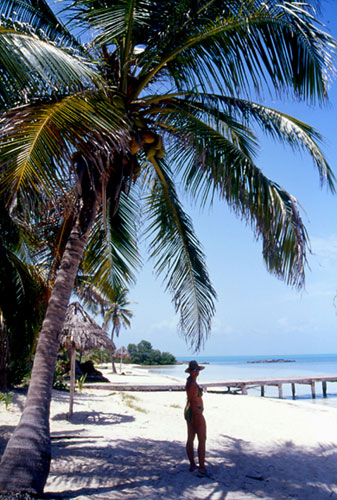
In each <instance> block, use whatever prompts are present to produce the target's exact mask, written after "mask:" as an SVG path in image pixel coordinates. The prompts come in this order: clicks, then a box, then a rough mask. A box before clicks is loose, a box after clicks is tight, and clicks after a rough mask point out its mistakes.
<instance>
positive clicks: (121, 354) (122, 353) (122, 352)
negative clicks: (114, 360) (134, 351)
mask: <svg viewBox="0 0 337 500" xmlns="http://www.w3.org/2000/svg"><path fill="white" fill-rule="evenodd" d="M115 356H116V357H118V358H127V359H130V358H131V356H130V353H129V351H128V350H127V348H126V347H124V346H122V347H120V348H119V349H117V351H116V352H115Z"/></svg>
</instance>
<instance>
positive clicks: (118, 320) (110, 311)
mask: <svg viewBox="0 0 337 500" xmlns="http://www.w3.org/2000/svg"><path fill="white" fill-rule="evenodd" d="M127 293H128V290H127V289H126V288H122V287H117V288H116V289H112V290H111V294H109V301H106V308H105V313H104V321H103V328H104V329H107V327H108V325H109V323H111V324H112V329H111V334H110V338H111V341H112V342H113V341H114V335H115V334H116V337H118V336H119V332H120V330H121V327H123V328H129V327H130V319H131V318H132V316H133V313H132V311H130V309H127V306H129V304H130V302H129V301H128V300H127ZM103 307H104V306H103ZM111 363H112V371H113V373H117V370H116V366H115V362H114V358H113V355H112V354H111Z"/></svg>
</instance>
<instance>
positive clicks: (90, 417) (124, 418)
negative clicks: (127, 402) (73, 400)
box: [52, 410, 135, 434]
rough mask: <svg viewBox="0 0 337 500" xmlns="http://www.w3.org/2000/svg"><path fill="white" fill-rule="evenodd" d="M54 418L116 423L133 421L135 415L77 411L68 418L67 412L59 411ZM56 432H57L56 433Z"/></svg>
mask: <svg viewBox="0 0 337 500" xmlns="http://www.w3.org/2000/svg"><path fill="white" fill-rule="evenodd" d="M52 420H69V422H71V423H72V424H74V425H88V424H92V425H114V424H121V423H124V422H133V421H134V420H135V418H134V417H131V416H129V415H122V414H119V413H106V412H104V413H103V412H98V411H93V410H90V411H77V412H75V413H73V415H72V416H71V417H70V418H68V416H67V413H57V414H56V415H54V416H53V417H52ZM54 434H55V433H54Z"/></svg>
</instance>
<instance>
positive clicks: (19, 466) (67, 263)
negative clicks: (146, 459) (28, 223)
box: [0, 222, 90, 494]
mask: <svg viewBox="0 0 337 500" xmlns="http://www.w3.org/2000/svg"><path fill="white" fill-rule="evenodd" d="M89 229H90V228H89V227H88V228H87V230H86V232H85V234H84V235H83V232H82V231H81V227H80V224H79V223H78V222H77V223H76V224H75V225H74V227H73V229H72V231H71V234H70V236H69V240H68V243H67V245H66V249H65V251H64V254H63V258H62V262H61V266H60V269H59V271H58V273H57V277H56V280H55V285H54V288H53V290H52V293H51V297H50V300H49V304H48V308H47V312H46V316H45V319H44V321H43V325H42V329H41V331H40V335H39V340H38V344H37V349H36V354H35V359H34V364H33V370H32V375H31V381H30V385H29V390H28V394H27V399H26V404H25V407H24V411H23V414H22V416H21V419H20V422H19V425H18V426H17V428H16V429H15V431H14V433H13V435H12V437H11V438H10V440H9V442H8V444H7V447H6V449H5V452H4V454H3V457H2V460H1V464H0V492H18V491H22V492H30V493H33V494H41V493H42V492H43V488H44V485H45V483H46V480H47V477H48V474H49V467H50V459H51V445H50V433H49V412H50V401H51V394H52V384H53V376H54V370H55V362H56V356H57V351H58V347H59V335H60V332H61V330H62V327H63V323H64V319H65V314H66V310H67V305H68V302H69V299H70V296H71V292H72V290H73V285H74V281H75V277H76V274H77V271H78V267H79V264H80V262H81V259H82V257H83V252H84V247H85V244H86V241H87V238H88V233H89Z"/></svg>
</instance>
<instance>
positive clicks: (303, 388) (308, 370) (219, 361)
mask: <svg viewBox="0 0 337 500" xmlns="http://www.w3.org/2000/svg"><path fill="white" fill-rule="evenodd" d="M192 358H193V359H196V360H197V361H198V363H200V364H204V366H205V369H204V370H202V371H201V372H200V375H199V379H198V380H199V382H200V383H207V382H223V381H230V380H232V381H236V380H253V379H264V378H266V379H277V378H293V377H303V378H304V377H311V376H318V375H321V376H324V375H336V378H337V354H316V355H312V354H311V355H305V354H303V355H287V356H285V355H276V356H275V355H269V356H209V357H206V356H194V357H193V355H192V356H191V359H192ZM263 360H274V361H275V360H282V361H279V362H272V363H257V361H263ZM177 361H178V363H182V364H177V365H174V366H163V367H154V368H151V370H150V371H152V372H154V373H158V374H162V375H169V376H172V377H178V378H183V379H185V378H186V376H187V375H186V373H185V369H186V366H187V363H188V361H189V359H188V358H187V357H177ZM284 361H286V362H284ZM315 386H316V399H314V400H313V399H312V397H311V388H310V386H309V385H302V384H296V400H297V401H303V402H306V403H312V404H324V405H328V406H334V407H337V382H328V384H327V393H328V397H327V398H323V395H322V384H321V383H320V382H316V384H315ZM248 394H249V395H253V396H259V395H260V389H259V388H257V389H249V390H248ZM283 395H284V399H292V392H291V385H290V384H283ZM265 397H271V398H278V389H277V387H267V386H266V387H265Z"/></svg>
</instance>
